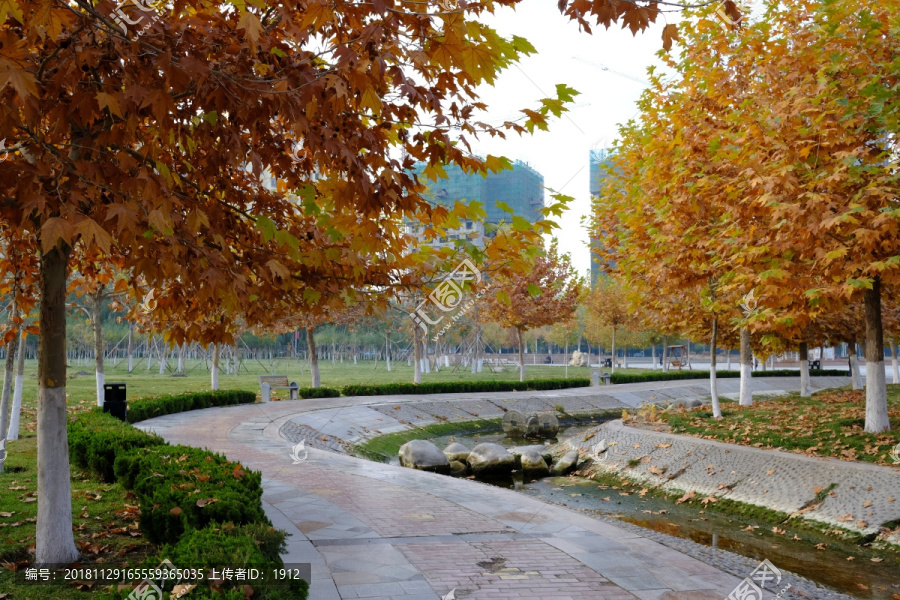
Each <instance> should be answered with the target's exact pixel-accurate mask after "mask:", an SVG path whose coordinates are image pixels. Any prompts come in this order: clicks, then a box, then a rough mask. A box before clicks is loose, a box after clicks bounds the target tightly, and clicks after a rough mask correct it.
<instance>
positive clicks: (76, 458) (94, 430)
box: [68, 410, 165, 483]
mask: <svg viewBox="0 0 900 600" xmlns="http://www.w3.org/2000/svg"><path fill="white" fill-rule="evenodd" d="M68 430H69V457H70V458H71V460H72V462H74V463H75V464H76V465H78V466H80V467H83V468H85V469H90V470H91V471H94V472H95V473H97V474H98V475H99V476H100V478H101V479H102V480H103V481H105V482H107V483H110V482H113V481H115V479H116V476H115V470H114V466H115V460H116V457H117V456H122V455H123V454H125V453H128V452H129V451H130V450H136V449H142V448H149V447H153V446H161V445H164V444H165V441H163V439H162V438H160V437H157V436H155V435H148V434H146V433H144V432H143V431H141V430H139V429H135V428H134V427H132V426H131V425H129V424H127V423H124V422H122V421H120V420H118V419H115V418H113V417H111V416H110V415H108V414H105V413H103V412H101V411H100V410H92V411H90V412H85V413H79V415H78V417H77V418H76V419H74V420H70V421H69V423H68Z"/></svg>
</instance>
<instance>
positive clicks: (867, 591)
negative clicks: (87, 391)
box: [391, 421, 900, 600]
mask: <svg viewBox="0 0 900 600" xmlns="http://www.w3.org/2000/svg"><path fill="white" fill-rule="evenodd" d="M597 422H599V421H596V422H591V423H585V424H577V425H570V426H563V427H562V428H561V429H560V432H559V438H558V440H562V439H564V438H567V437H574V436H579V435H583V434H584V432H585V431H586V430H588V429H590V428H591V427H593V426H595V425H596V424H597ZM558 440H545V441H544V443H545V444H547V445H549V444H551V443H555V442H557V441H558ZM432 441H433V442H434V443H435V444H436V445H437V446H438V447H439V448H444V447H446V446H447V444H449V443H450V442H459V443H461V444H463V445H464V446H466V447H467V448H472V447H474V446H475V445H477V444H480V443H482V442H494V443H498V444H501V445H503V446H505V447H507V448H512V447H514V446H524V445H531V444H535V443H540V442H539V441H534V440H525V439H512V438H507V437H506V435H505V434H504V433H503V431H501V430H496V431H484V432H479V433H460V434H459V435H445V436H439V437H435V438H433V440H432ZM391 462H392V463H393V464H398V465H399V464H400V463H399V459H398V458H397V457H396V455H395V456H394V457H393V459H392V461H391ZM486 485H499V486H502V487H507V488H511V489H514V490H516V491H517V492H520V493H523V494H528V495H529V496H533V497H535V498H540V499H541V500H543V501H545V502H551V503H554V504H559V505H562V506H567V507H569V508H572V509H576V510H581V511H584V512H586V513H588V514H598V515H607V516H610V517H614V518H616V519H620V520H622V521H627V522H629V523H633V524H635V525H639V526H641V527H644V528H647V529H652V530H654V531H658V532H662V533H666V534H668V535H672V536H675V537H679V538H686V539H690V540H693V541H694V542H697V543H699V544H703V545H706V546H714V547H718V548H722V549H724V550H728V551H730V552H734V553H736V554H741V555H743V556H747V557H750V558H753V559H757V560H760V561H761V560H763V559H766V558H767V559H769V560H770V561H771V562H772V563H773V564H774V565H775V566H777V567H778V568H782V569H785V570H787V571H791V572H793V573H796V574H798V575H801V576H803V577H806V578H807V579H810V580H812V581H816V582H818V583H819V584H821V585H824V586H827V587H829V588H831V589H834V590H837V591H840V592H843V593H845V594H849V595H851V596H854V597H856V598H870V599H873V600H896V599H897V598H900V568H898V565H897V563H896V559H892V558H890V557H888V558H885V559H884V560H883V561H882V562H872V560H871V559H872V558H878V557H880V556H884V553H882V552H873V551H871V550H869V549H867V548H864V547H860V546H858V545H855V544H853V543H850V542H842V541H840V540H838V539H837V538H836V537H835V536H825V535H822V534H819V533H816V532H811V531H809V530H807V529H803V530H794V529H792V528H791V525H790V523H788V524H779V525H778V527H779V528H780V531H779V532H777V533H776V532H773V531H772V524H769V525H759V527H756V525H757V523H756V522H754V521H753V519H751V518H748V519H747V520H742V519H739V518H735V517H731V516H725V515H717V514H715V513H712V512H705V511H703V510H702V508H701V507H700V506H699V505H694V504H696V503H694V504H681V505H676V504H675V502H674V501H672V500H670V499H668V498H664V497H652V496H651V495H649V494H648V495H646V496H641V495H640V494H639V493H638V492H639V490H640V486H637V489H633V488H632V487H631V486H624V487H619V486H614V485H599V484H598V483H597V482H596V481H592V480H590V479H586V478H583V477H574V476H571V477H548V478H546V479H541V480H537V481H528V482H525V481H522V476H521V474H518V473H517V474H516V475H515V476H514V477H513V478H511V479H509V480H507V481H498V482H492V483H490V484H486ZM629 490H631V491H629ZM781 531H783V532H784V533H781ZM851 556H852V557H854V558H853V559H852V560H851V559H849V557H851Z"/></svg>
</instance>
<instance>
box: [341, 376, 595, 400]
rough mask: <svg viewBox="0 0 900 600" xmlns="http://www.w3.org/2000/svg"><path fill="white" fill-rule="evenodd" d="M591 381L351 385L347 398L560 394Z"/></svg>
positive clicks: (348, 387) (558, 380)
mask: <svg viewBox="0 0 900 600" xmlns="http://www.w3.org/2000/svg"><path fill="white" fill-rule="evenodd" d="M589 385H591V380H590V379H587V378H578V379H534V380H531V381H437V382H434V383H420V384H419V385H415V384H413V383H387V384H383V385H348V386H344V388H343V389H342V390H341V392H342V394H343V395H344V396H388V395H393V394H447V393H460V392H519V391H525V390H559V389H563V388H569V387H587V386H589Z"/></svg>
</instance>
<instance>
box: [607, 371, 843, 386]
mask: <svg viewBox="0 0 900 600" xmlns="http://www.w3.org/2000/svg"><path fill="white" fill-rule="evenodd" d="M809 374H810V376H811V377H828V376H830V377H841V376H843V377H846V376H847V371H845V370H843V369H810V370H809ZM740 376H741V372H740V371H716V377H717V378H718V379H734V378H739V377H740ZM753 376H754V377H799V376H800V371H798V370H796V369H776V370H774V371H753ZM708 377H709V371H669V372H668V373H664V372H663V371H651V372H648V373H613V374H612V375H611V376H610V381H612V383H640V382H643V381H673V380H676V379H705V378H708Z"/></svg>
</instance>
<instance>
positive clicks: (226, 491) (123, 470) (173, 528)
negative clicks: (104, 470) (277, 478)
mask: <svg viewBox="0 0 900 600" xmlns="http://www.w3.org/2000/svg"><path fill="white" fill-rule="evenodd" d="M114 468H115V475H116V479H117V480H118V481H119V482H120V483H121V484H122V485H123V486H124V487H126V488H128V489H130V490H132V491H133V492H134V494H135V495H136V496H137V497H138V500H139V502H140V507H141V532H142V533H143V534H144V536H145V537H146V538H147V539H149V540H150V541H152V542H157V543H159V542H164V541H167V540H173V539H177V538H179V537H181V536H182V535H183V534H184V532H185V531H188V530H190V529H201V528H203V527H206V526H208V525H210V524H211V523H234V524H235V525H245V524H248V523H269V520H268V518H267V517H266V516H265V514H264V513H263V510H262V504H261V498H262V484H261V482H262V476H261V475H260V473H258V472H255V471H245V470H244V469H243V468H242V467H241V465H240V464H236V463H232V462H229V461H228V460H227V459H226V458H225V457H224V456H221V455H219V454H213V453H211V452H209V451H206V450H199V449H197V448H191V447H188V446H170V445H168V444H166V445H164V446H155V447H149V448H144V449H142V450H141V451H139V452H126V453H124V454H121V455H120V456H118V457H116V460H115V464H114Z"/></svg>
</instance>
